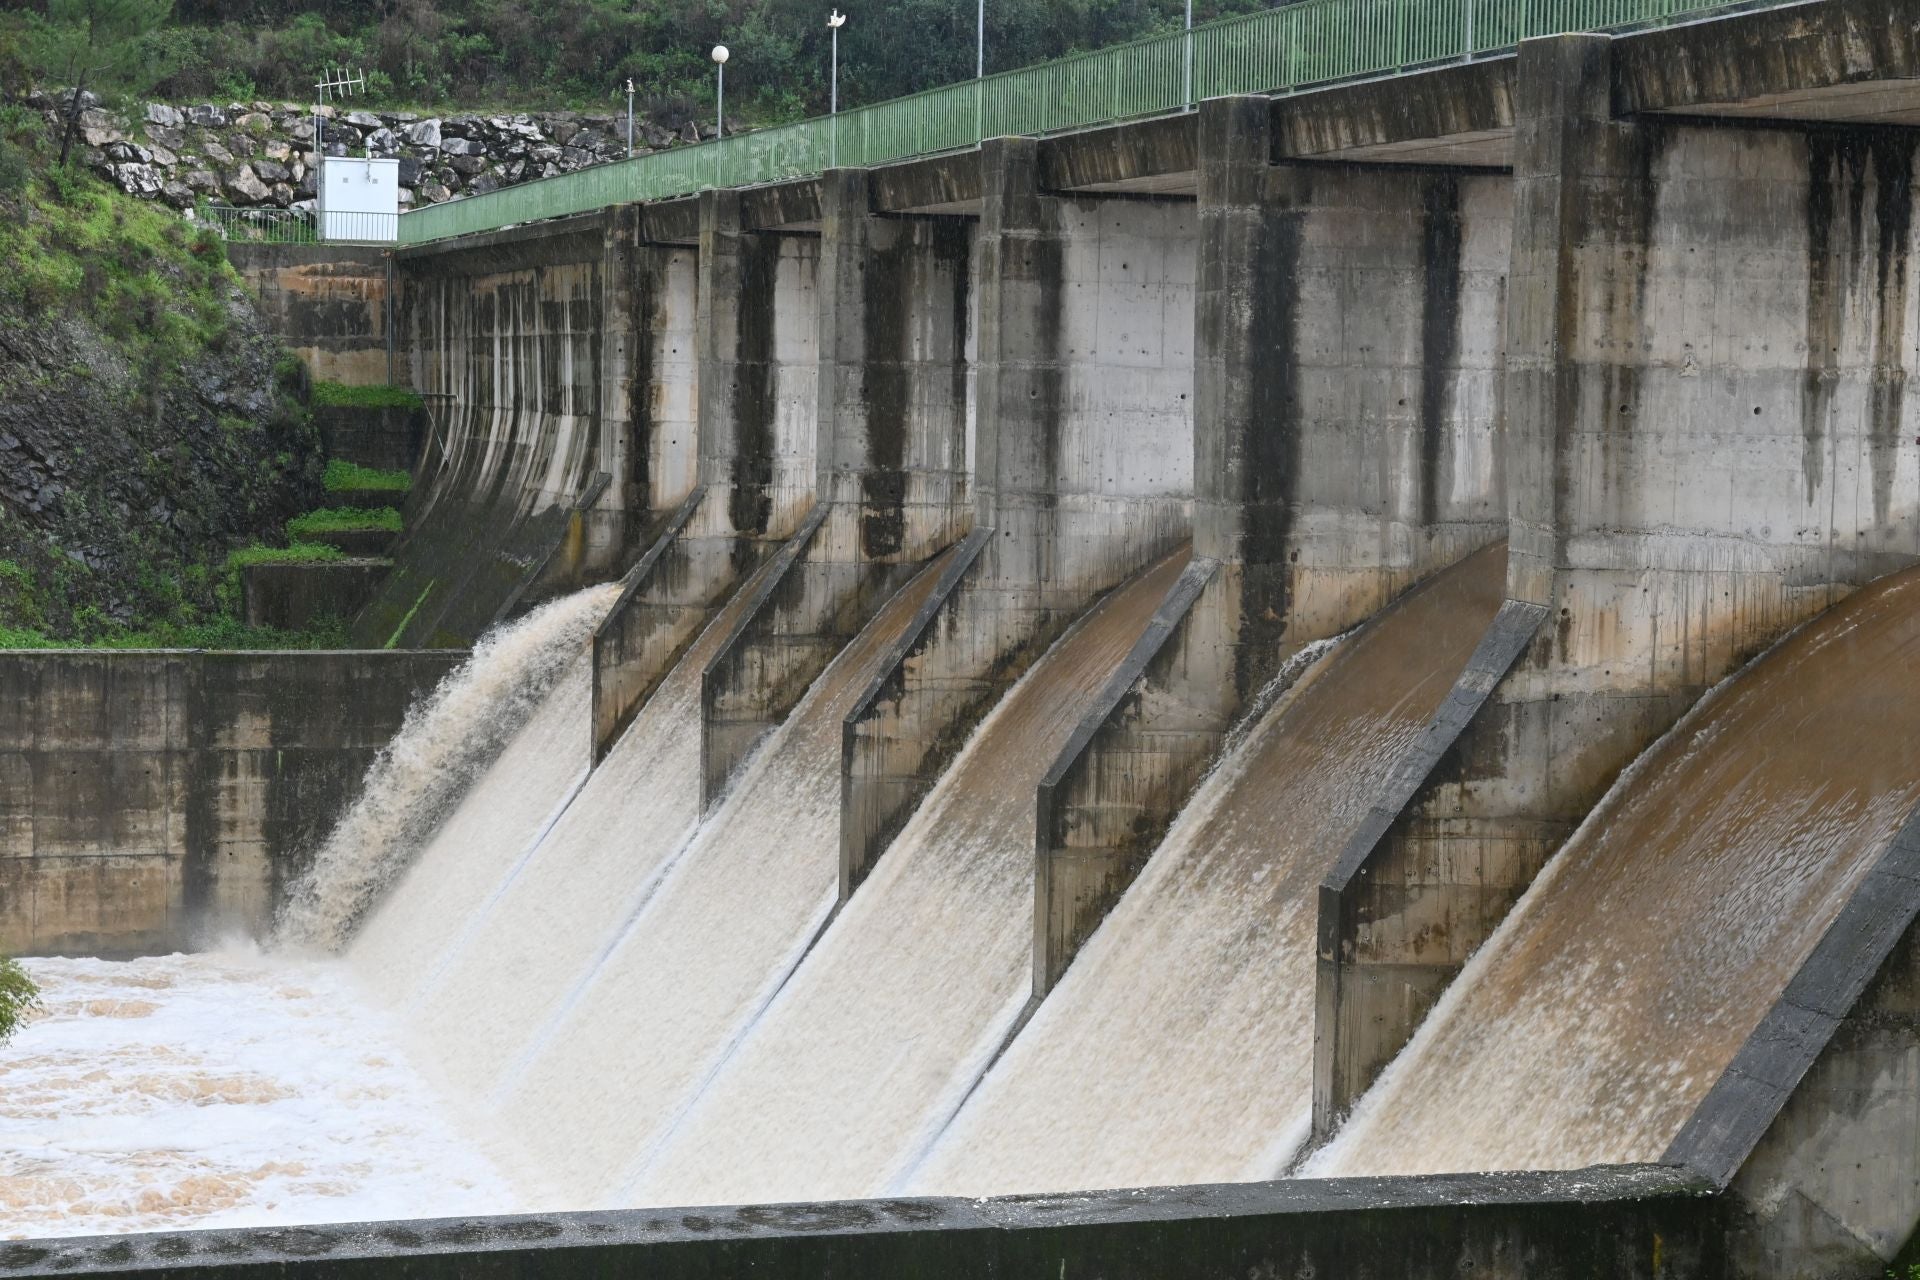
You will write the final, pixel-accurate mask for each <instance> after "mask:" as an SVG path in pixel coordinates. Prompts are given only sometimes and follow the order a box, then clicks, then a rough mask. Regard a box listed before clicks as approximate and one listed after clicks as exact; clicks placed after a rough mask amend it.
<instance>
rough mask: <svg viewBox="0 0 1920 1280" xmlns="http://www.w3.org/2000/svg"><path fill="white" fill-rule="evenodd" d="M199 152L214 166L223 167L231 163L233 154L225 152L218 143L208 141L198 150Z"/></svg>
mask: <svg viewBox="0 0 1920 1280" xmlns="http://www.w3.org/2000/svg"><path fill="white" fill-rule="evenodd" d="M200 151H201V153H202V154H203V155H205V156H206V157H207V159H209V160H211V161H213V162H214V163H215V164H223V165H224V164H232V163H233V152H231V151H229V150H227V149H226V148H225V147H224V146H222V145H220V144H219V143H218V142H212V141H209V142H207V143H206V145H204V146H202V147H201V148H200Z"/></svg>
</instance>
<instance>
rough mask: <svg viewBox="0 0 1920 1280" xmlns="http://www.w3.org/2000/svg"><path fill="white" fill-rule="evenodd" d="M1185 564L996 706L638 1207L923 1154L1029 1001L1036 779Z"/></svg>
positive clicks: (1136, 592)
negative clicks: (928, 1143)
mask: <svg viewBox="0 0 1920 1280" xmlns="http://www.w3.org/2000/svg"><path fill="white" fill-rule="evenodd" d="M1185 561H1186V556H1185V555H1184V554H1180V555H1176V556H1173V557H1170V558H1169V559H1167V560H1166V561H1163V562H1162V563H1161V564H1160V565H1158V566H1156V567H1155V568H1154V569H1153V570H1151V571H1149V572H1147V573H1145V574H1143V575H1141V576H1140V577H1139V578H1138V579H1136V580H1134V581H1133V582H1131V583H1128V584H1127V585H1126V586H1124V587H1122V588H1120V589H1118V590H1116V591H1115V592H1114V593H1113V594H1112V595H1111V596H1109V597H1108V598H1107V599H1106V600H1105V601H1103V602H1102V603H1101V604H1100V605H1099V606H1098V607H1097V608H1096V609H1095V610H1094V611H1093V613H1092V614H1090V615H1089V616H1088V617H1087V619H1086V620H1085V621H1084V622H1083V624H1082V625H1080V626H1079V627H1077V628H1076V629H1075V630H1073V631H1071V632H1069V633H1068V635H1066V636H1065V637H1064V638H1062V639H1061V640H1060V641H1059V642H1058V643H1057V644H1055V645H1054V646H1053V647H1052V648H1051V649H1050V650H1049V651H1048V652H1047V653H1046V655H1045V656H1044V657H1042V658H1041V660H1040V661H1039V662H1038V663H1036V664H1035V665H1034V667H1033V669H1032V670H1031V671H1029V672H1028V673H1027V675H1026V677H1025V678H1024V679H1023V680H1022V681H1021V682H1020V683H1019V684H1018V685H1017V686H1016V687H1015V688H1014V690H1013V691H1012V692H1011V693H1009V694H1008V695H1007V697H1006V698H1004V699H1003V700H1002V701H1001V703H1000V705H999V706H998V707H996V708H995V709H994V711H993V712H992V713H991V714H990V715H989V716H988V718H987V720H986V721H985V723H983V724H982V726H981V727H980V730H979V731H978V732H977V733H976V734H975V735H974V736H973V738H972V739H971V740H970V741H969V742H968V744H967V745H966V747H965V748H964V749H963V750H962V751H961V753H960V755H959V757H958V758H957V759H956V760H955V762H954V764H953V766H952V767H951V768H950V769H949V770H948V771H947V772H946V774H945V775H944V776H943V777H942V779H941V781H940V782H939V784H938V785H937V786H936V787H935V788H934V790H933V792H932V793H931V794H930V795H929V796H928V797H927V799H926V801H925V802H924V803H923V804H922V805H921V807H920V809H919V811H918V812H917V813H916V815H915V816H914V818H913V819H912V820H911V821H910V822H909V823H908V824H907V827H906V828H905V830H903V831H902V832H901V834H900V836H899V837H898V838H897V839H896V840H895V841H894V843H893V845H892V847H891V848H890V849H889V850H888V851H887V852H886V854H885V855H884V856H883V857H881V859H880V860H879V862H878V864H877V865H876V867H875V869H874V871H873V873H872V875H871V876H870V877H869V878H868V879H867V881H866V883H865V884H863V885H862V886H861V888H860V890H859V891H858V892H857V893H856V894H854V896H853V899H852V901H851V902H849V903H848V905H847V907H846V909H845V910H843V911H842V912H841V913H840V914H839V915H838V916H837V917H836V918H835V920H834V922H833V924H832V925H831V926H830V927H829V928H828V929H827V931H826V933H825V934H824V936H823V937H822V938H821V940H820V942H819V943H818V945H817V946H815V947H814V948H813V950H812V951H810V952H809V953H808V955H807V957H806V959H805V961H804V962H802V964H801V965H800V967H799V969H798V970H797V971H796V972H795V973H794V975H793V977H792V978H791V979H790V980H789V981H788V982H787V983H786V985H785V986H784V987H783V988H782V989H781V990H780V992H779V994H778V995H777V996H776V997H775V998H774V1000H773V1001H772V1003H771V1004H769V1005H768V1007H767V1009H766V1011H765V1013H764V1014H762V1015H761V1017H760V1018H759V1019H758V1021H757V1022H756V1023H755V1024H754V1025H753V1027H752V1028H751V1029H750V1030H749V1031H748V1032H747V1033H746V1035H745V1037H744V1038H743V1039H742V1041H741V1043H740V1045H739V1048H738V1049H737V1051H736V1052H735V1053H734V1054H733V1055H732V1057H731V1058H730V1059H729V1060H727V1061H726V1062H725V1063H724V1064H723V1065H722V1066H721V1068H720V1069H719V1071H718V1072H717V1074H716V1075H715V1076H714V1078H713V1080H712V1083H711V1084H710V1085H709V1086H708V1088H707V1089H706V1090H705V1091H704V1092H703V1094H702V1096H700V1097H699V1099H698V1100H697V1101H696V1102H695V1103H694V1104H693V1106H692V1107H691V1108H690V1109H689V1110H688V1112H687V1114H686V1116H685V1117H684V1119H683V1121H682V1122H681V1123H680V1124H679V1125H678V1126H677V1127H676V1129H675V1130H674V1132H673V1133H672V1134H671V1135H669V1137H668V1139H667V1140H666V1142H665V1143H664V1144H663V1145H662V1146H661V1148H660V1151H659V1154H658V1156H657V1157H656V1158H655V1159H654V1160H653V1161H652V1162H651V1164H650V1165H649V1166H648V1167H646V1168H645V1169H644V1170H643V1171H642V1172H641V1174H640V1176H639V1178H638V1179H637V1180H636V1182H635V1184H634V1188H633V1192H632V1196H633V1198H634V1199H635V1200H636V1201H637V1202H639V1203H643V1204H746V1203H761V1202H768V1201H780V1200H791V1199H802V1198H804V1199H844V1198H850V1197H858V1196H865V1195H872V1194H876V1193H881V1192H884V1191H886V1190H887V1189H889V1187H890V1186H891V1184H892V1183H893V1182H894V1180H895V1179H896V1178H897V1177H898V1176H899V1175H900V1174H901V1173H902V1172H904V1171H905V1170H906V1169H907V1168H908V1167H910V1166H911V1165H912V1164H913V1163H914V1162H915V1160H916V1158H917V1157H918V1155H919V1154H920V1152H921V1151H922V1150H923V1149H924V1147H925V1145H926V1143H927V1142H928V1141H929V1140H931V1138H932V1137H933V1135H934V1134H935V1133H937V1132H938V1131H939V1129H940V1128H941V1127H942V1126H943V1125H944V1123H945V1121H946V1120H947V1118H948V1117H949V1116H951V1115H952V1114H953V1110H954V1108H955V1107H957V1106H958V1105H959V1103H960V1100H961V1098H962V1097H963V1096H964V1095H965V1092H966V1090H967V1089H968V1088H969V1087H971V1085H972V1084H973V1082H974V1081H975V1080H977V1079H978V1078H979V1076H980V1073H981V1072H982V1071H983V1070H984V1069H985V1068H986V1065H987V1063H988V1061H989V1060H990V1059H991V1057H992V1055H993V1054H994V1052H995V1051H996V1050H997V1049H998V1048H999V1046H1000V1044H1001V1043H1002V1042H1003V1041H1004V1040H1005V1038H1006V1036H1007V1034H1008V1032H1009V1031H1010V1030H1011V1028H1012V1026H1013V1024H1014V1021H1015V1019H1016V1018H1017V1017H1018V1015H1019V1012H1020V1010H1021V1007H1022V1006H1023V1005H1024V1004H1025V1003H1026V1001H1027V996H1028V992H1029V979H1030V961H1029V944H1030V940H1031V929H1032V917H1033V813H1034V810H1033V803H1034V786H1035V784H1036V783H1037V782H1038V780H1039V777H1040V775H1041V774H1042V773H1043V772H1044V771H1045V769H1046V768H1047V766H1048V765H1049V764H1050V763H1051V762H1052V759H1053V756H1054V755H1055V754H1056V753H1057V752H1058V750H1059V749H1060V747H1061V746H1062V745H1063V744H1064V742H1065V740H1066V738H1067V736H1068V734H1070V733H1071V732H1072V730H1073V727H1074V725H1075V724H1076V723H1077V722H1078V721H1079V719H1080V718H1081V716H1082V715H1083V714H1084V713H1085V711H1086V709H1087V708H1088V706H1089V705H1091V702H1092V700H1093V698H1094V696H1095V694H1097V692H1098V691H1099V689H1100V686H1101V684H1102V683H1103V682H1104V681H1105V680H1106V678H1107V677H1108V675H1109V674H1111V672H1112V671H1113V670H1114V668H1115V667H1116V665H1117V664H1118V663H1119V662H1120V661H1121V660H1122V659H1123V658H1124V657H1125V656H1126V654H1127V652H1128V650H1130V649H1131V648H1132V647H1133V645H1134V643H1135V642H1136V641H1137V640H1138V639H1139V637H1140V635H1141V633H1142V632H1143V631H1144V630H1145V628H1146V625H1147V622H1148V620H1149V619H1150V618H1151V616H1152V613H1153V610H1154V609H1155V607H1156V606H1157V605H1158V604H1159V602H1160V600H1161V599H1162V598H1163V597H1164V596H1165V594H1166V592H1167V589H1168V588H1169V587H1170V586H1171V585H1172V583H1173V581H1174V580H1175V579H1176V578H1177V577H1178V576H1179V573H1180V570H1181V568H1182V567H1183V565H1184V564H1185ZM740 906H741V911H742V913H743V914H744V913H747V912H751V911H752V910H753V909H754V908H755V903H753V902H751V901H747V902H742V903H741V904H740ZM639 1052H640V1053H644V1052H645V1050H644V1042H642V1045H641V1047H640V1048H639Z"/></svg>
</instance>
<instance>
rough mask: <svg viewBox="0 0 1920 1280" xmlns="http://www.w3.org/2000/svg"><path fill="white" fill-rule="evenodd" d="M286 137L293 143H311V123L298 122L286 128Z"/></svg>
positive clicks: (306, 121)
mask: <svg viewBox="0 0 1920 1280" xmlns="http://www.w3.org/2000/svg"><path fill="white" fill-rule="evenodd" d="M287 136H288V137H289V138H292V139H293V140H294V141H295V142H312V141H313V121H311V120H299V121H296V122H295V123H293V124H291V125H289V126H287Z"/></svg>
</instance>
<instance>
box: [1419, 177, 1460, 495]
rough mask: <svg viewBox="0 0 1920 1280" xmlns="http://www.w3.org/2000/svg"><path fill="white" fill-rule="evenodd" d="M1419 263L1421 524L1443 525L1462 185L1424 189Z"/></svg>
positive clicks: (1433, 182)
mask: <svg viewBox="0 0 1920 1280" xmlns="http://www.w3.org/2000/svg"><path fill="white" fill-rule="evenodd" d="M1421 194H1422V199H1423V203H1424V205H1425V208H1424V210H1423V213H1422V218H1421V227H1420V229H1421V253H1420V261H1421V265H1422V266H1423V268H1424V273H1423V276H1422V287H1421V295H1420V523H1421V524H1422V525H1423V526H1424V527H1426V528H1428V529H1431V528H1433V527H1434V525H1436V524H1438V523H1439V520H1440V486H1441V476H1440V453H1441V448H1442V446H1443V445H1444V444H1445V442H1446V433H1447V421H1448V416H1449V414H1448V409H1449V406H1450V405H1451V403H1452V400H1453V383H1454V375H1455V365H1456V364H1457V363H1458V357H1459V351H1460V250H1461V227H1460V182H1459V179H1457V178H1453V177H1432V178H1428V179H1427V180H1426V182H1425V183H1424V184H1423V187H1422V193H1421Z"/></svg>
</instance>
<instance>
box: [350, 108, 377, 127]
mask: <svg viewBox="0 0 1920 1280" xmlns="http://www.w3.org/2000/svg"><path fill="white" fill-rule="evenodd" d="M347 123H348V124H350V125H352V126H353V127H354V128H356V129H380V128H384V127H385V126H386V122H385V121H384V120H382V119H381V118H380V117H379V116H376V115H374V114H373V113H371V112H368V111H349V112H348V113H347Z"/></svg>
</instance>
